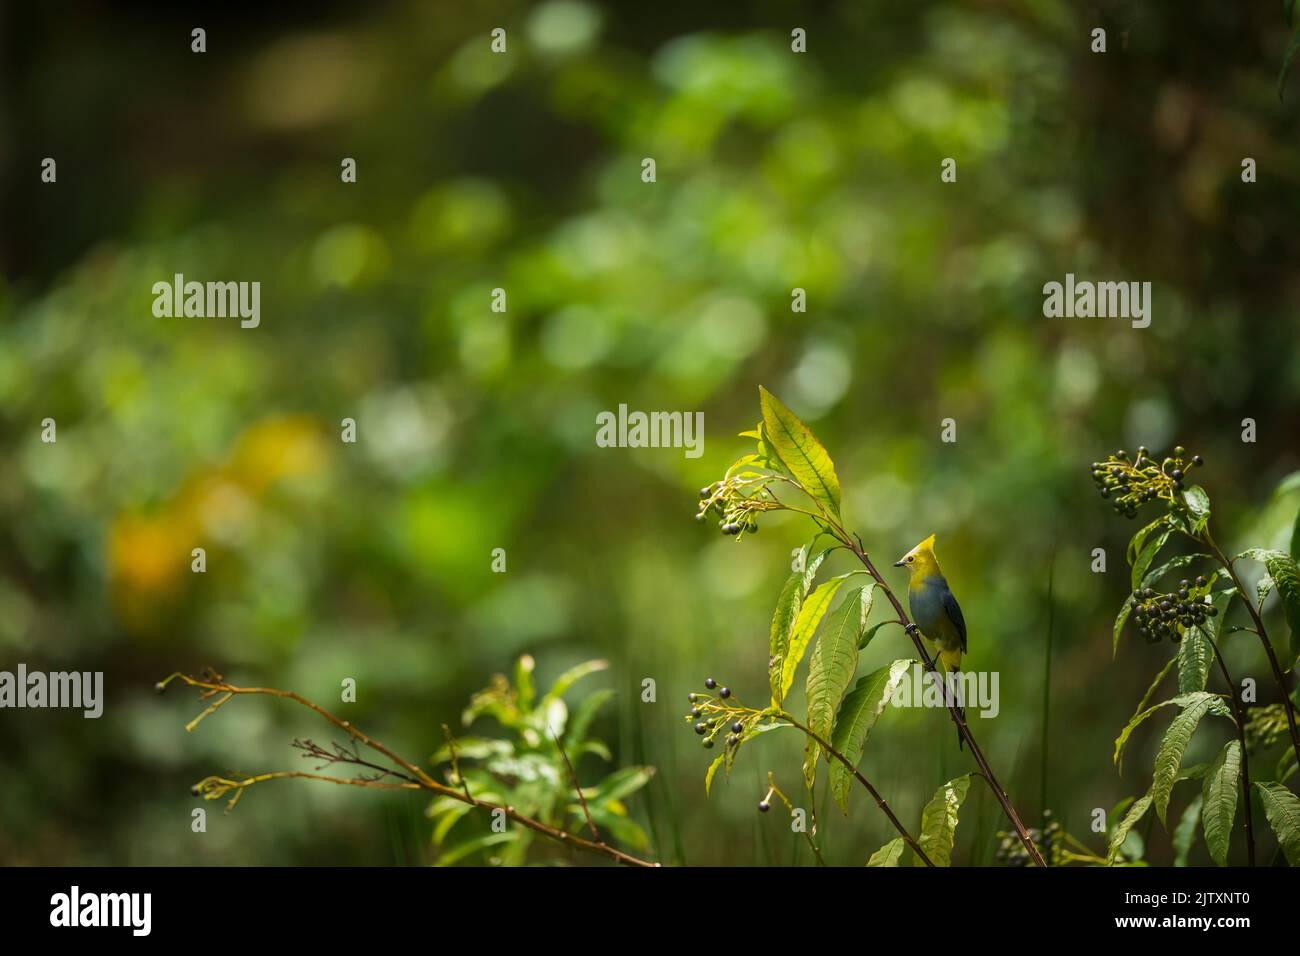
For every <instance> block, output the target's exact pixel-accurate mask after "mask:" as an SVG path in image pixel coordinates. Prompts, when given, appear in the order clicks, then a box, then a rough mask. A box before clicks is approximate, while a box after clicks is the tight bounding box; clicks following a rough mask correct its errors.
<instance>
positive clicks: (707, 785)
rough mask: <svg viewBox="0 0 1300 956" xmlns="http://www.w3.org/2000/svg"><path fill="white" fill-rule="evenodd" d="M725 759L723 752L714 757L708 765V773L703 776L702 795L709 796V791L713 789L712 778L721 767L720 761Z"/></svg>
mask: <svg viewBox="0 0 1300 956" xmlns="http://www.w3.org/2000/svg"><path fill="white" fill-rule="evenodd" d="M726 757H727V755H726V753H725V752H724V753H720V754H718V755H717V756H716V757H714V758H713V762H712V763H711V764H709V770H708V773H706V774H705V775H704V795H705V796H706V797H707V796H708V795H709V791H710V790H711V789H712V788H713V778H714V776H715V775H716V774H717V772H718V768H719V767H721V766H722V761H723V760H725V759H726Z"/></svg>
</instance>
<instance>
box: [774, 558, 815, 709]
mask: <svg viewBox="0 0 1300 956" xmlns="http://www.w3.org/2000/svg"><path fill="white" fill-rule="evenodd" d="M820 537H821V535H818V536H817V538H820ZM817 538H813V539H812V541H809V542H808V543H807V544H806V545H804V546H803V548H801V549H800V557H801V565H802V568H803V570H801V571H794V572H792V573H791V574H790V576H789V577H788V578H786V580H785V584H784V585H782V587H781V595H780V597H778V598H777V601H776V610H775V611H774V612H773V613H772V627H771V631H770V636H769V641H768V644H769V652H770V655H771V656H770V657H769V658H768V662H767V681H768V686H769V687H770V688H771V691H772V702H773V703H775V704H778V705H779V704H780V703H781V702H782V701H783V700H785V690H784V687H785V686H787V685H785V684H784V679H785V659H786V657H787V655H789V653H790V636H791V634H792V633H793V631H794V628H795V624H796V623H797V622H798V620H799V614H800V612H801V611H802V610H803V603H804V598H805V596H806V595H807V594H808V587H809V585H811V584H812V582H813V579H814V578H815V577H816V576H817V569H818V568H819V567H821V563H822V561H824V560H825V559H826V555H828V554H830V551H829V549H828V550H826V551H822V552H821V553H820V554H818V555H816V556H810V555H812V548H813V545H815V544H816V543H817ZM802 654H803V651H802V650H801V651H800V656H802ZM795 666H796V667H797V666H798V662H796V664H795Z"/></svg>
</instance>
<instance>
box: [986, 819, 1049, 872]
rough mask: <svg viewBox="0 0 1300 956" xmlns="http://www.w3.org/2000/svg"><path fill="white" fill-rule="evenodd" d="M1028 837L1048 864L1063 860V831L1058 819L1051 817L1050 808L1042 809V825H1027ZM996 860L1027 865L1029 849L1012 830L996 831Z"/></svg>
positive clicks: (1006, 864)
mask: <svg viewBox="0 0 1300 956" xmlns="http://www.w3.org/2000/svg"><path fill="white" fill-rule="evenodd" d="M1028 832H1029V838H1030V839H1031V840H1033V841H1034V845H1035V846H1037V847H1038V851H1039V852H1040V853H1042V854H1043V860H1044V861H1045V862H1046V863H1047V865H1048V866H1060V865H1061V864H1062V862H1064V852H1065V840H1064V836H1065V831H1064V830H1063V829H1062V827H1061V824H1060V822H1059V821H1058V820H1055V819H1053V818H1052V811H1051V810H1044V811H1043V826H1042V827H1041V828H1039V827H1029V828H1028ZM997 836H998V849H997V861H998V862H999V863H1001V864H1002V865H1003V866H1029V862H1030V861H1029V851H1028V850H1026V849H1025V845H1024V844H1023V843H1021V842H1020V837H1018V836H1017V835H1016V834H1015V832H1014V831H1011V830H999V831H998V834H997Z"/></svg>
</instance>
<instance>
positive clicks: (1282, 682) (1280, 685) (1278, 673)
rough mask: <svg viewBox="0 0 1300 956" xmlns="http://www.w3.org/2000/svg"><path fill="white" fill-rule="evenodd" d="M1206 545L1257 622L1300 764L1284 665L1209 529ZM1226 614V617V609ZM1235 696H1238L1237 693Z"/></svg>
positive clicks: (1299, 740)
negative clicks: (1211, 550)
mask: <svg viewBox="0 0 1300 956" xmlns="http://www.w3.org/2000/svg"><path fill="white" fill-rule="evenodd" d="M1205 543H1206V544H1207V545H1209V546H1210V547H1211V548H1212V549H1213V550H1214V556H1215V558H1216V559H1217V560H1218V562H1219V563H1220V564H1222V565H1223V567H1224V570H1226V571H1227V572H1228V576H1229V577H1230V578H1232V583H1233V585H1234V586H1235V587H1236V588H1237V594H1238V595H1240V596H1241V603H1242V604H1244V605H1246V610H1247V611H1249V612H1250V616H1251V618H1252V619H1253V620H1254V622H1255V634H1256V635H1257V636H1258V637H1259V640H1260V643H1261V644H1263V645H1264V653H1265V654H1266V655H1268V663H1269V666H1270V667H1271V668H1272V669H1273V679H1274V680H1275V681H1276V682H1277V689H1278V692H1279V693H1281V695H1282V706H1283V707H1284V708H1285V709H1286V723H1287V727H1288V729H1289V730H1290V731H1291V749H1293V750H1294V751H1295V756H1296V761H1297V762H1300V730H1297V729H1296V720H1295V707H1294V705H1292V703H1291V694H1290V692H1289V691H1288V689H1287V681H1286V676H1285V674H1283V672H1282V665H1281V664H1279V663H1278V660H1277V654H1275V653H1274V652H1273V644H1272V642H1271V641H1270V640H1269V639H1268V631H1266V630H1265V629H1264V619H1263V618H1262V617H1260V615H1259V611H1257V610H1256V609H1255V605H1254V603H1252V602H1251V600H1250V599H1249V598H1248V597H1247V596H1246V589H1245V588H1244V587H1243V586H1242V583H1241V578H1239V577H1237V571H1236V569H1235V568H1233V566H1232V561H1230V560H1229V559H1228V556H1227V555H1225V554H1224V553H1223V551H1222V550H1221V549H1220V548H1219V546H1218V544H1216V543H1215V541H1214V538H1213V537H1212V536H1211V535H1210V529H1209V528H1208V527H1207V528H1206V529H1205ZM1224 613H1225V615H1226V613H1227V611H1226V608H1225V611H1224ZM1233 696H1234V697H1235V696H1236V694H1235V692H1234V695H1233ZM1242 756H1243V757H1244V756H1245V754H1244V753H1243V754H1242Z"/></svg>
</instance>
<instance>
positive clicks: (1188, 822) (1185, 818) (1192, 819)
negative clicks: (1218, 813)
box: [1172, 794, 1201, 866]
mask: <svg viewBox="0 0 1300 956" xmlns="http://www.w3.org/2000/svg"><path fill="white" fill-rule="evenodd" d="M1200 819H1201V797H1200V795H1199V794H1198V795H1197V796H1195V797H1193V798H1192V802H1191V803H1189V804H1188V805H1187V809H1186V810H1184V811H1183V815H1182V816H1181V817H1179V818H1178V826H1176V827H1174V836H1173V840H1172V843H1173V847H1174V866H1186V865H1187V857H1188V855H1189V854H1190V853H1191V852H1192V843H1193V841H1194V840H1195V839H1196V823H1197V821H1198V820H1200Z"/></svg>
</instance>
